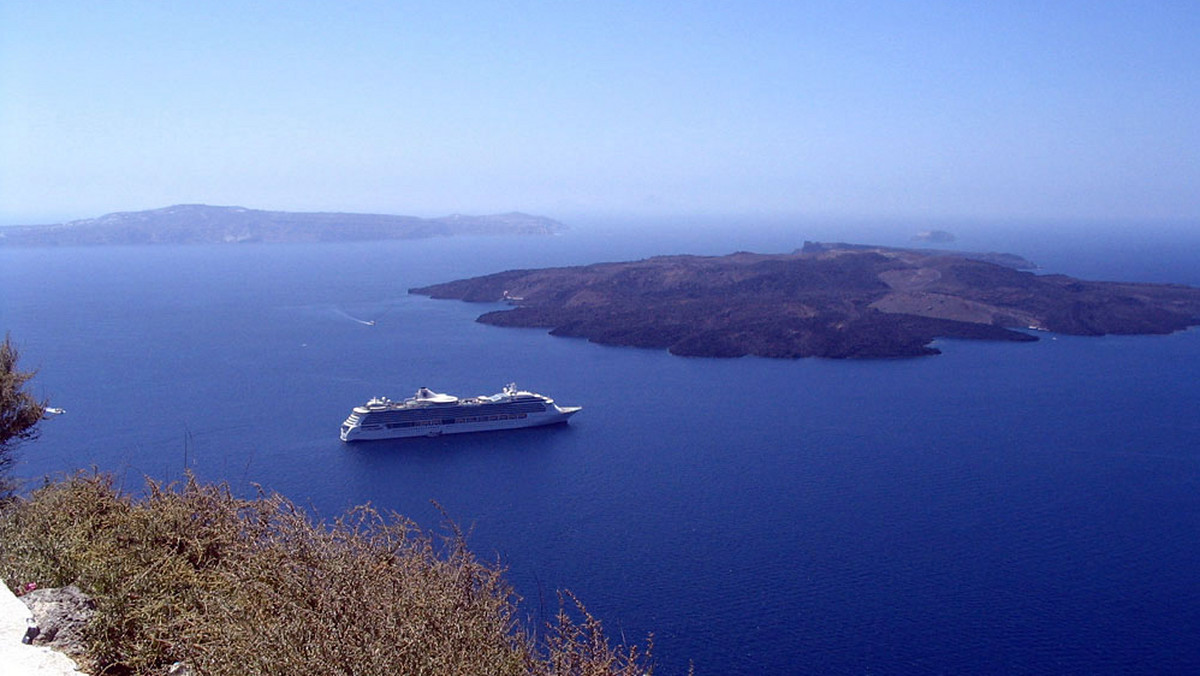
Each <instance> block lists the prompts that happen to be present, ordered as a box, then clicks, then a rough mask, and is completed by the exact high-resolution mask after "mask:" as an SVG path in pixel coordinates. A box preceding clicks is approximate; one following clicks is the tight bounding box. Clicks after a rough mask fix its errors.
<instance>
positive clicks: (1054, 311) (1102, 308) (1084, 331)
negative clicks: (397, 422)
mask: <svg viewBox="0 0 1200 676" xmlns="http://www.w3.org/2000/svg"><path fill="white" fill-rule="evenodd" d="M1031 267H1033V266H1032V264H1030V263H1029V262H1028V261H1026V260H1025V259H1023V258H1021V257H1019V256H1013V255H1010V254H974V253H962V252H948V251H930V250H923V249H896V248H887V247H875V246H863V245H848V244H819V243H811V242H810V243H806V245H805V247H804V248H803V249H801V250H799V251H796V252H793V253H791V254H775V255H765V254H751V253H735V254H731V255H728V256H720V257H704V256H660V257H655V258H650V259H647V260H642V261H634V262H628V263H600V264H595V265H587V266H581V267H571V268H548V269H541V270H511V271H508V272H501V273H498V274H494V275H487V276H484V277H476V278H473V279H465V280H459V281H455V282H449V283H445V284H436V285H433V286H427V287H423V288H418V289H411V290H410V292H411V293H417V294H424V295H428V296H431V297H433V298H455V299H461V300H466V301H481V302H483V301H490V302H495V301H507V302H509V303H510V304H512V305H514V307H513V308H512V309H508V310H499V311H494V312H488V313H486V314H484V315H482V316H480V317H479V321H481V322H485V323H488V324H494V325H497V326H522V327H545V328H549V329H551V333H552V334H554V335H559V336H578V337H584V338H588V339H589V340H592V341H595V342H598V343H605V344H612V345H627V346H636V347H651V348H667V349H669V350H670V351H671V352H672V353H674V354H680V355H692V356H708V357H738V356H743V355H757V356H763V357H811V356H818V357H901V356H919V355H927V354H936V353H937V352H938V350H937V349H936V348H933V347H931V346H930V343H931V342H932V341H933V340H934V339H935V338H938V337H946V338H969V339H983V340H1012V341H1032V340H1036V339H1037V338H1036V337H1035V336H1034V335H1031V334H1030V333H1028V332H1026V331H1020V330H1014V329H1037V330H1044V331H1055V332H1060V333H1068V334H1081V335H1101V334H1106V333H1126V334H1141V333H1169V332H1172V331H1176V330H1179V329H1182V328H1185V327H1187V326H1191V325H1195V324H1200V289H1193V288H1189V287H1184V286H1173V285H1163V284H1133V283H1115V282H1085V281H1081V280H1077V279H1073V278H1070V277H1066V276H1062V275H1036V274H1033V273H1032V272H1027V271H1025V270H1026V269H1027V268H1031Z"/></svg>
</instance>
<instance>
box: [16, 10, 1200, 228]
mask: <svg viewBox="0 0 1200 676" xmlns="http://www.w3.org/2000/svg"><path fill="white" fill-rule="evenodd" d="M1197 36H1200V2H1194V1H1192V0H1180V1H1178V2H1154V1H1153V0H1129V1H1127V2H1109V1H1103V0H1089V1H1083V2H1068V1H1045V2H1032V1H1030V2H1022V1H1019V0H1005V1H1001V2H997V1H995V0H990V1H987V2H969V1H966V0H956V1H948V2H902V1H896V0H881V1H860V2H853V1H851V0H847V1H845V2H805V1H803V0H791V1H786V2H755V1H753V0H742V1H739V2H703V1H694V2H654V1H652V0H641V1H637V2H624V1H621V0H605V1H602V2H600V1H598V2H571V1H570V0H561V1H558V2H524V1H515V2H504V1H499V0H497V1H493V2H459V1H456V0H443V1H438V2H434V1H428V2H400V1H392V2H383V1H380V2H333V1H329V2H305V1H303V0H289V1H287V2H278V3H267V2H246V0H239V1H238V2H229V3H223V2H214V1H205V2H162V1H154V2H149V1H147V2H115V1H104V2H101V1H89V2H71V1H68V0H55V1H53V2H46V1H45V0H32V1H29V2H22V1H20V0H0V223H10V224H11V223H37V222H48V221H57V220H65V219H70V218H85V217H91V216H98V215H100V214H103V213H108V212H113V211H128V210H138V209H148V208H156V207H160V206H167V205H170V204H176V203H197V202H200V203H207V204H220V205H240V206H247V207H255V208H265V209H287V210H327V211H369V212H388V213H402V214H415V215H426V216H433V215H443V214H447V213H452V212H464V213H494V212H501V211H510V210H521V211H528V212H533V213H539V214H544V215H548V216H553V217H558V218H564V219H568V218H571V217H573V216H578V215H583V214H601V215H605V214H608V215H618V214H619V215H673V214H707V215H714V214H745V213H752V214H806V215H818V216H833V217H903V218H908V219H913V218H918V219H919V218H931V219H944V218H988V219H1009V218H1036V219H1106V220H1107V219H1134V220H1139V219H1184V220H1190V219H1197V218H1200V38H1198V37H1197Z"/></svg>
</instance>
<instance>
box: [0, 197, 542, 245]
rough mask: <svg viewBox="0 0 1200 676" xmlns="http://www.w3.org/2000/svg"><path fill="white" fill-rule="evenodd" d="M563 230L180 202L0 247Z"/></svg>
mask: <svg viewBox="0 0 1200 676" xmlns="http://www.w3.org/2000/svg"><path fill="white" fill-rule="evenodd" d="M565 229H566V226H564V225H563V224H562V223H559V222H558V221H554V220H551V219H549V218H545V217H542V216H530V215H529V214H522V213H509V214H496V215H492V216H464V215H459V214H455V215H453V216H443V217H441V218H418V217H416V216H391V215H387V214H352V213H325V212H312V213H305V212H290V211H262V210H258V209H246V208H243V207H214V206H208V205H205V204H180V205H176V206H171V207H165V208H162V209H152V210H149V211H125V212H119V213H114V214H108V215H106V216H101V217H99V218H89V219H85V220H80V221H71V222H69V223H58V224H54V225H14V226H8V227H0V246H87V245H105V244H234V243H246V242H271V243H277V242H346V241H370V240H389V239H419V238H424V237H448V236H453V235H550V234H555V233H558V232H562V231H563V230H565Z"/></svg>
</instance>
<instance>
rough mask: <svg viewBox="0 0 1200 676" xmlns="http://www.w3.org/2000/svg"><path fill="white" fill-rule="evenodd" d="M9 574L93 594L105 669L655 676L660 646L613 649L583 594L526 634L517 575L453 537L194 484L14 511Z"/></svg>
mask: <svg viewBox="0 0 1200 676" xmlns="http://www.w3.org/2000/svg"><path fill="white" fill-rule="evenodd" d="M0 575H2V576H3V578H4V580H5V581H6V582H7V583H8V584H9V585H10V586H11V587H13V588H17V587H19V586H20V585H24V584H26V583H29V582H34V583H36V584H37V585H38V586H40V587H53V586H62V585H67V584H71V583H74V584H76V585H78V586H79V587H80V588H81V589H83V591H84V592H86V593H88V594H90V595H92V596H93V598H94V599H95V601H96V605H97V613H96V616H95V617H94V618H93V620H92V621H91V623H90V624H89V625H88V627H87V638H88V642H89V648H88V654H87V655H86V656H85V658H84V662H85V663H89V664H86V665H85V666H86V667H87V668H89V669H90V670H91V672H92V673H94V674H138V675H140V674H146V675H149V674H155V675H157V674H163V673H165V672H166V670H167V668H168V667H169V665H171V664H173V663H175V662H184V663H186V664H187V665H188V666H189V667H191V668H192V669H193V671H194V672H195V673H199V674H213V675H217V674H239V675H242V674H278V673H290V674H318V673H320V674H356V675H364V676H366V675H370V674H388V675H392V674H438V675H444V674H532V675H539V676H540V675H547V676H549V675H565V674H572V675H576V674H577V675H580V676H591V675H596V676H599V675H602V674H603V675H609V674H613V675H619V676H632V675H633V674H643V673H649V672H650V667H649V664H648V660H649V649H650V648H649V645H647V646H646V648H645V649H642V648H639V647H638V646H620V647H615V648H614V647H611V646H610V645H609V643H608V641H607V639H606V637H605V635H604V633H603V631H602V629H601V627H600V623H599V622H598V621H597V620H596V619H595V618H594V617H592V616H591V615H590V614H588V612H587V610H586V609H585V608H584V607H583V605H582V604H581V603H579V602H578V601H577V600H576V599H575V598H574V597H573V596H570V595H569V594H568V595H566V596H565V597H564V599H563V600H562V602H561V604H560V605H561V606H562V609H561V610H560V611H559V614H558V616H557V618H556V621H555V622H554V623H552V624H551V625H550V626H547V627H545V628H543V629H542V630H541V631H538V632H533V631H531V630H530V629H528V628H527V627H525V626H524V625H523V623H522V622H521V621H520V620H519V615H518V607H517V602H516V597H515V596H514V594H513V591H512V589H511V588H510V587H509V586H508V584H507V583H506V582H505V581H504V579H503V577H502V570H501V569H500V568H499V567H498V566H496V565H489V564H485V563H483V562H480V561H479V560H477V559H476V558H475V557H474V556H473V555H472V554H471V553H470V552H469V551H468V550H467V548H466V546H465V544H464V541H463V537H462V534H461V533H460V532H458V530H457V529H456V528H454V527H453V526H451V527H450V528H449V529H448V532H447V533H446V534H445V535H441V536H435V535H431V534H429V533H427V532H424V531H422V530H420V529H418V528H417V527H416V525H415V524H413V523H412V522H411V521H409V520H406V519H404V518H403V517H400V516H399V515H395V514H381V513H380V512H378V511H376V510H374V509H372V508H370V507H360V508H357V509H354V510H352V511H350V512H348V513H347V514H345V515H344V516H342V517H340V518H338V519H336V520H334V521H332V522H329V523H317V522H314V521H313V520H312V519H311V518H310V516H309V515H308V514H307V513H306V512H305V511H304V510H303V509H300V508H298V507H297V506H296V505H294V504H293V503H291V502H289V501H288V500H287V499H285V498H283V497H281V496H279V495H274V494H272V495H267V494H260V495H259V496H258V497H257V498H255V499H243V498H238V497H235V496H234V495H232V494H231V492H230V491H229V489H228V487H226V486H223V485H207V484H202V483H199V482H197V481H195V480H194V479H192V478H190V477H189V479H188V480H187V481H184V482H181V483H177V484H171V485H160V484H157V483H154V482H149V483H148V486H147V490H146V491H145V496H144V497H141V498H138V499H135V498H133V497H132V496H130V495H128V494H126V493H124V492H123V491H120V490H118V489H117V488H115V487H114V484H113V481H112V479H111V477H108V476H105V475H100V474H80V475H76V476H74V477H71V478H68V479H64V480H61V481H57V482H50V483H47V484H46V485H45V486H43V487H42V488H41V489H39V490H37V491H34V492H33V493H32V495H31V496H30V497H29V498H27V499H15V500H13V501H10V502H9V503H8V504H7V505H6V507H5V508H4V510H3V512H2V513H0Z"/></svg>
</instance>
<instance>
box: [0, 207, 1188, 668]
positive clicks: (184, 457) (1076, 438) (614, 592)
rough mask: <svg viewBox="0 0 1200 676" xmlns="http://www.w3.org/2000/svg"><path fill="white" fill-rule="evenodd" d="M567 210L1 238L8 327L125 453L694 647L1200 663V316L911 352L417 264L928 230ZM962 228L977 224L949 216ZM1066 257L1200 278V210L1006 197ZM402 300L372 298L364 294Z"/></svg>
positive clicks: (532, 600)
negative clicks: (1144, 219) (758, 349)
mask: <svg viewBox="0 0 1200 676" xmlns="http://www.w3.org/2000/svg"><path fill="white" fill-rule="evenodd" d="M573 225H575V226H576V227H574V228H573V229H572V230H571V231H569V232H568V233H566V234H563V235H560V236H556V237H542V238H537V237H516V238H498V237H497V238H488V237H484V238H455V239H436V240H419V241H403V242H389V243H339V244H322V245H238V246H211V247H210V246H195V247H112V248H61V249H27V250H10V249H0V288H2V289H3V291H2V292H0V293H2V296H0V330H6V331H11V333H12V336H13V338H14V340H15V341H16V342H17V343H18V344H19V347H20V348H21V350H22V365H23V366H26V367H31V368H37V369H38V375H37V377H36V379H35V380H34V381H33V384H32V388H33V390H34V392H35V393H37V394H39V395H44V396H47V397H49V398H50V400H51V402H52V405H54V406H59V407H62V408H64V409H66V411H67V412H66V414H65V415H62V416H58V417H56V418H53V419H50V420H47V421H46V422H45V423H44V425H43V434H42V437H41V439H40V440H38V441H37V442H35V443H32V444H28V445H26V446H24V447H23V450H22V461H21V464H20V465H19V466H18V472H19V474H21V475H22V476H25V477H29V478H31V479H36V478H37V477H41V476H43V475H47V474H51V475H53V474H57V473H62V472H69V471H71V470H73V469H75V468H91V467H93V466H95V467H98V468H100V469H101V470H104V471H108V472H111V473H113V474H115V475H116V476H117V477H118V478H119V480H120V481H121V482H122V483H123V485H124V486H125V487H127V488H129V489H131V490H138V489H140V487H141V486H142V483H143V477H144V476H150V477H154V478H156V479H178V478H180V477H181V476H183V474H184V471H185V468H187V469H191V470H192V471H194V472H195V473H196V474H198V475H199V476H200V477H201V478H203V479H207V480H221V481H227V482H229V483H230V484H231V485H232V486H233V487H234V489H235V490H236V491H239V492H241V491H245V492H250V491H252V490H253V489H252V488H251V487H252V485H254V484H260V485H262V486H264V487H265V488H267V489H269V490H275V491H279V492H281V493H283V494H285V495H287V496H288V497H290V498H291V499H293V500H294V501H296V502H297V503H300V504H302V505H306V506H309V507H310V508H311V509H312V510H313V511H314V513H316V514H317V515H319V516H321V517H332V516H335V515H337V514H338V513H340V512H342V511H343V510H345V509H346V508H348V507H351V506H353V505H357V504H361V503H366V502H370V503H373V504H374V505H376V506H379V507H381V508H384V509H387V510H395V511H397V512H400V513H402V514H404V515H406V516H409V517H412V518H414V519H416V520H417V521H418V522H419V523H421V524H422V525H424V526H426V527H429V528H437V527H438V525H439V523H440V522H441V521H442V518H443V517H442V516H441V514H440V513H439V512H438V510H437V509H436V508H435V507H434V506H433V504H432V503H431V501H436V502H437V503H438V504H440V505H441V507H442V508H443V509H444V510H445V511H446V513H448V514H449V516H450V517H452V518H453V519H454V520H456V521H457V522H458V523H460V524H462V525H463V526H464V527H465V528H466V529H467V530H468V531H469V533H470V536H469V542H470V544H471V546H472V549H473V550H474V551H475V552H476V553H477V554H478V555H480V557H481V558H484V559H489V560H496V559H498V560H499V561H501V562H502V563H503V564H504V565H505V566H507V567H508V569H509V572H508V578H509V580H510V581H511V582H512V583H513V584H514V586H515V587H516V589H517V591H518V593H519V594H520V595H521V597H522V598H523V601H522V608H523V611H524V614H525V616H526V617H527V618H528V620H529V621H530V622H532V623H540V622H544V621H546V620H549V619H550V618H551V617H552V615H553V613H554V612H555V611H556V609H557V603H558V602H557V599H556V595H555V592H556V590H559V589H569V590H571V591H572V592H574V593H575V594H576V595H577V596H578V597H579V598H580V599H582V600H583V601H584V602H585V604H586V605H587V607H588V609H589V610H590V611H591V612H592V613H593V614H594V615H596V616H597V617H599V618H600V619H601V620H602V621H603V622H604V624H605V626H606V628H607V629H608V631H609V633H610V635H611V636H612V637H614V638H615V639H616V640H621V639H622V638H624V639H625V640H627V641H629V642H636V641H640V640H642V639H644V638H645V636H646V635H647V634H648V633H651V632H653V634H654V645H655V652H656V656H657V660H656V661H657V663H658V667H659V672H658V673H662V674H679V673H686V671H687V669H688V665H689V664H694V665H695V670H696V673H697V674H783V673H818V674H867V673H870V674H932V673H950V674H967V673H971V674H976V673H1003V674H1021V673H1038V674H1041V673H1081V674H1100V673H1109V674H1129V673H1200V638H1198V637H1200V331H1198V330H1195V329H1193V330H1189V331H1184V332H1181V333H1177V334H1173V335H1168V336H1119V337H1113V336H1110V337H1101V338H1096V337H1074V336H1060V335H1049V334H1040V335H1041V338H1042V339H1041V340H1040V341H1039V342H1036V343H1027V344H1026V343H988V342H964V341H949V340H947V341H939V342H938V343H937V347H939V348H940V349H941V350H942V351H943V354H941V355H939V356H935V357H929V358H920V359H899V360H871V361H837V360H820V359H806V360H797V361H780V360H767V359H757V358H743V359H733V360H715V359H694V358H681V357H675V356H671V355H669V354H667V353H666V352H665V351H659V350H645V349H632V348H618V347H607V346H601V345H595V344H592V343H588V342H586V341H584V340H580V339H566V338H556V337H553V336H550V335H548V334H547V333H546V331H544V330H534V329H505V328H497V327H489V326H484V325H482V324H478V323H476V322H474V318H475V317H476V316H477V315H479V314H481V313H482V312H484V311H487V310H491V309H494V308H497V307H500V306H497V305H488V304H468V303H461V302H457V301H435V300H431V299H428V298H425V297H421V296H412V295H409V294H408V293H407V289H408V288H410V287H413V286H420V285H426V284H431V283H435V282H442V281H449V280H452V279H457V278H461V277H466V276H473V275H480V274H486V273H491V272H497V271H501V270H505V269H512V268H524V267H545V266H558V265H572V264H581V263H591V262H598V261H605V260H631V259H637V258H644V257H647V256H651V255H657V254H674V253H695V254H722V253H729V252H733V251H737V250H748V251H760V252H782V251H790V250H792V249H795V248H798V247H800V246H801V245H802V244H803V242H804V240H805V239H813V240H822V241H854V242H872V243H880V244H891V245H901V246H904V245H912V244H913V243H912V242H911V241H910V240H909V235H911V233H912V232H915V231H917V230H922V229H927V228H928V227H929V226H927V225H924V224H919V223H912V224H899V225H891V226H886V225H880V224H872V223H869V222H863V223H846V222H842V223H822V222H819V221H807V222H806V221H787V220H776V221H762V220H761V219H753V218H744V219H711V220H708V221H678V222H656V223H649V222H647V223H633V224H629V223H616V222H605V221H603V220H601V219H597V220H596V221H595V222H587V223H578V224H573ZM934 227H944V228H945V229H954V228H953V227H949V226H946V225H935V226H934ZM959 235H960V238H959V241H958V242H956V243H955V244H954V245H953V246H955V247H958V248H962V249H969V250H996V251H1008V252H1012V253H1018V254H1022V255H1024V256H1026V257H1028V258H1030V259H1032V260H1034V261H1035V262H1037V263H1039V264H1040V265H1041V266H1042V270H1041V272H1055V273H1066V274H1072V275H1076V276H1080V277H1084V278H1088V279H1115V280H1131V281H1155V282H1176V283H1186V284H1191V285H1197V286H1200V229H1197V228H1188V227H1185V226H1172V227H1166V226H1164V227H1160V228H1154V227H1135V226H1128V227H1121V226H1117V225H1109V226H1104V227H1099V226H1097V227H1090V226H1088V225H1087V224H1065V225H1064V224H1042V225H1039V226H1037V227H1033V226H1019V225H1011V224H976V225H975V226H973V227H969V228H968V227H966V226H964V227H963V228H962V229H960V231H959ZM369 321H374V322H375V324H374V325H373V326H372V325H367V324H366V323H365V322H369ZM510 381H515V382H516V383H517V384H518V385H519V386H521V387H523V388H526V389H531V390H534V391H537V392H542V393H545V394H548V395H550V396H553V397H554V398H556V399H557V400H558V402H559V403H561V404H565V405H566V404H569V405H582V406H583V407H584V410H583V411H582V412H581V413H580V414H578V415H576V416H575V417H574V418H573V419H572V421H571V424H570V425H568V426H557V427H553V428H542V429H532V430H521V431H515V432H511V433H503V434H491V435H465V436H458V437H443V438H439V439H419V440H405V441H396V442H375V443H364V444H358V445H351V446H347V445H344V444H342V443H341V442H340V441H339V440H338V436H337V434H338V426H339V424H340V423H341V421H342V420H343V419H344V418H345V416H346V415H347V414H348V412H349V410H350V408H351V407H353V406H355V405H356V404H360V403H362V402H364V401H365V400H366V399H368V398H370V397H372V396H377V395H386V396H390V397H392V398H400V397H404V396H409V395H410V394H411V393H412V392H413V391H415V390H416V389H417V388H418V387H420V386H429V387H431V388H433V389H435V390H438V391H445V392H450V393H453V394H459V395H474V394H490V393H493V392H496V391H499V389H500V387H501V386H503V385H504V384H506V383H508V382H510Z"/></svg>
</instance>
